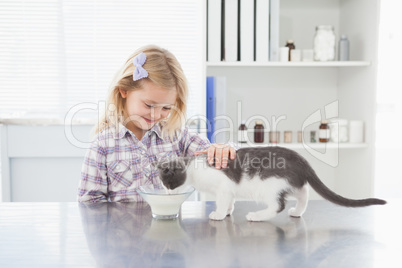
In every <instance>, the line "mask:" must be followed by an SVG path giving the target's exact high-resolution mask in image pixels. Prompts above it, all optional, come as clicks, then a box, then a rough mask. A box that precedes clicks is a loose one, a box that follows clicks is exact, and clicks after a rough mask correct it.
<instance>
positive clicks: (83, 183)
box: [78, 141, 108, 202]
mask: <svg viewBox="0 0 402 268" xmlns="http://www.w3.org/2000/svg"><path fill="white" fill-rule="evenodd" d="M107 188H108V184H107V176H106V152H105V150H104V149H103V148H102V147H101V146H100V145H99V143H98V141H95V142H93V143H92V144H91V146H90V148H89V149H88V151H87V153H86V155H85V159H84V163H83V165H82V170H81V180H80V183H79V187H78V202H107V201H108V194H107Z"/></svg>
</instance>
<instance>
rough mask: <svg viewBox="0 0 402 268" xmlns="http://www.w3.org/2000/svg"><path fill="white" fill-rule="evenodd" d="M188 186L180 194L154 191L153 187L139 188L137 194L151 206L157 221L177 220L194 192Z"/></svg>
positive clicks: (143, 186) (161, 190)
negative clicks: (181, 209) (184, 204)
mask: <svg viewBox="0 0 402 268" xmlns="http://www.w3.org/2000/svg"><path fill="white" fill-rule="evenodd" d="M194 190H195V189H194V187H192V186H188V187H186V188H184V189H183V190H180V191H179V192H178V193H174V194H169V193H167V192H166V190H164V189H154V186H153V185H142V186H140V187H138V189H137V193H138V194H139V195H140V196H141V197H142V198H143V199H144V200H145V201H146V202H147V203H148V204H149V206H150V207H151V210H152V217H154V218H155V219H175V218H177V217H178V216H179V211H180V207H181V204H183V202H184V201H185V200H186V199H187V198H188V197H189V196H190V195H191V194H192V193H193V192H194Z"/></svg>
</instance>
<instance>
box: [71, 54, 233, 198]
mask: <svg viewBox="0 0 402 268" xmlns="http://www.w3.org/2000/svg"><path fill="white" fill-rule="evenodd" d="M187 95H188V86H187V81H186V78H185V76H184V73H183V70H182V68H181V66H180V64H179V62H178V61H177V59H176V57H175V56H174V55H173V54H172V53H170V52H169V51H167V50H166V49H163V48H160V47H157V46H146V47H143V48H141V49H139V50H138V51H137V52H135V53H134V54H133V55H132V56H131V57H130V58H129V59H128V60H127V62H126V63H125V64H124V66H123V68H122V70H121V71H120V72H119V73H118V74H117V76H116V78H115V80H114V82H113V83H112V85H111V88H110V93H109V98H108V105H107V109H106V112H105V116H104V118H103V119H102V120H101V121H100V122H99V124H98V127H97V129H96V131H95V132H96V137H95V139H94V141H93V143H92V144H91V146H90V148H89V149H88V151H87V153H86V156H85V159H84V163H83V167H82V171H81V180H80V183H79V188H78V201H79V202H86V201H88V202H106V201H142V199H141V197H139V196H138V194H137V193H136V189H137V187H138V186H140V185H147V184H153V185H154V187H155V188H162V185H161V182H160V180H159V173H158V170H157V169H156V167H154V165H152V163H153V162H156V161H158V162H159V161H161V160H164V159H167V158H169V157H172V156H193V155H196V154H202V153H205V154H208V161H209V162H210V163H211V164H213V163H215V168H217V169H221V168H225V167H226V166H227V162H228V159H229V158H230V159H234V158H235V156H236V151H235V149H234V148H233V147H230V146H229V145H211V144H210V143H209V141H208V140H207V139H203V138H201V137H200V136H198V134H196V133H192V132H190V131H189V130H188V128H187V127H183V126H184V123H185V113H186V98H187Z"/></svg>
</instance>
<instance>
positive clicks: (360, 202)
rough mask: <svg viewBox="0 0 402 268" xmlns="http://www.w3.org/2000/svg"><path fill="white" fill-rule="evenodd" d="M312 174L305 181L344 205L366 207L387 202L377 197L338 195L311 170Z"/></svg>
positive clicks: (326, 197)
mask: <svg viewBox="0 0 402 268" xmlns="http://www.w3.org/2000/svg"><path fill="white" fill-rule="evenodd" d="M312 173H313V174H312V176H308V178H307V182H308V183H309V184H310V186H311V187H312V188H313V189H314V190H315V191H316V192H317V193H318V194H319V195H321V196H322V197H323V198H325V199H326V200H328V201H330V202H332V203H334V204H337V205H340V206H344V207H366V206H371V205H385V204H386V203H387V202H386V201H385V200H382V199H377V198H366V199H349V198H345V197H343V196H340V195H338V194H336V193H334V192H333V191H331V190H330V189H329V188H328V187H327V186H326V185H325V184H324V183H322V181H321V180H320V179H319V178H318V176H317V174H315V172H314V171H313V170H312Z"/></svg>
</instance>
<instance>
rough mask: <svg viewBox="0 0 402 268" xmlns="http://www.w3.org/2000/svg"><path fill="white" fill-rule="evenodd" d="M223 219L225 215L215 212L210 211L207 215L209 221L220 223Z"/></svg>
mask: <svg viewBox="0 0 402 268" xmlns="http://www.w3.org/2000/svg"><path fill="white" fill-rule="evenodd" d="M225 217H226V215H222V214H219V213H218V212H216V211H212V212H211V213H210V214H209V218H210V219H211V220H214V221H221V220H223V219H224V218H225Z"/></svg>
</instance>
